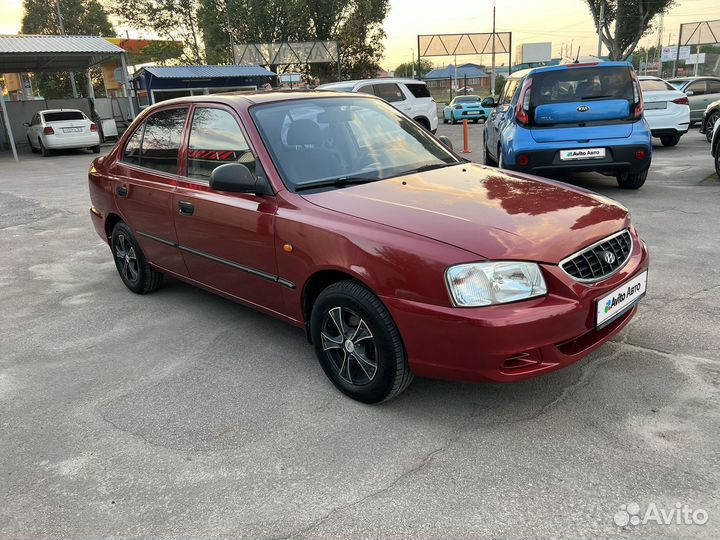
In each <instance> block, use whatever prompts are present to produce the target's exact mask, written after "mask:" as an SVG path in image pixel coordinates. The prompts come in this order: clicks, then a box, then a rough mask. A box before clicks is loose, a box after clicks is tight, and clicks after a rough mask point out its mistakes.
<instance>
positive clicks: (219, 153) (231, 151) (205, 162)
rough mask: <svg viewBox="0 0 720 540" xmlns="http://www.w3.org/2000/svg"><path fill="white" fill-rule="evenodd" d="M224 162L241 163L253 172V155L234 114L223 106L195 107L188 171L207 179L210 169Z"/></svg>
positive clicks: (191, 127)
mask: <svg viewBox="0 0 720 540" xmlns="http://www.w3.org/2000/svg"><path fill="white" fill-rule="evenodd" d="M224 163H241V164H243V165H245V166H246V167H247V168H248V169H250V171H251V172H252V173H254V172H255V156H253V154H252V152H251V151H250V146H249V145H248V143H247V141H246V140H245V136H244V135H243V132H242V130H241V129H240V126H239V125H238V123H237V121H236V120H235V117H234V116H233V115H232V114H230V113H229V112H228V111H224V110H222V109H211V108H200V109H196V110H195V113H194V114H193V120H192V125H191V126H190V142H189V143H188V157H187V175H188V176H189V177H190V178H195V179H197V180H203V181H206V182H207V181H209V180H210V173H212V172H213V170H215V168H216V167H219V166H220V165H223V164H224Z"/></svg>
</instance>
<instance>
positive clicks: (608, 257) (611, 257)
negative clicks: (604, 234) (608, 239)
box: [600, 251, 615, 264]
mask: <svg viewBox="0 0 720 540" xmlns="http://www.w3.org/2000/svg"><path fill="white" fill-rule="evenodd" d="M600 256H601V257H602V258H603V260H604V261H605V262H606V263H608V264H612V263H614V262H615V254H614V253H612V252H610V251H603V252H602V253H601V254H600Z"/></svg>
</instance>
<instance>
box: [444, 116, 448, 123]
mask: <svg viewBox="0 0 720 540" xmlns="http://www.w3.org/2000/svg"><path fill="white" fill-rule="evenodd" d="M447 123H448V119H447V118H445V115H444V114H443V124H447Z"/></svg>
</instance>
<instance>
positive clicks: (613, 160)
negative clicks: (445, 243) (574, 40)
mask: <svg viewBox="0 0 720 540" xmlns="http://www.w3.org/2000/svg"><path fill="white" fill-rule="evenodd" d="M483 106H489V107H493V112H492V113H491V114H490V118H489V119H488V120H487V121H486V122H485V128H484V130H485V131H484V135H485V163H486V164H488V165H495V166H499V167H500V168H504V169H510V170H514V171H522V172H529V173H534V174H538V175H541V176H551V175H553V174H562V173H563V172H572V171H596V172H599V173H602V174H605V175H607V176H615V177H616V178H617V182H618V184H619V185H620V187H621V188H625V189H637V188H639V187H640V186H642V185H643V184H644V183H645V179H646V178H647V173H648V169H649V168H650V160H651V157H652V138H651V135H650V128H649V127H648V125H647V122H646V121H645V118H644V117H643V102H642V94H641V92H640V84H639V83H638V80H637V76H636V75H635V72H634V70H633V68H632V65H631V64H629V63H627V62H599V63H594V64H585V63H584V64H564V65H559V66H548V67H541V68H533V69H528V70H524V71H518V72H516V73H513V74H512V75H511V76H510V77H509V78H508V79H507V81H506V82H505V86H504V87H503V90H502V92H501V94H500V96H499V98H498V100H497V101H495V100H494V99H493V98H486V99H485V100H483Z"/></svg>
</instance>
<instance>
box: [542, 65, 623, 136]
mask: <svg viewBox="0 0 720 540" xmlns="http://www.w3.org/2000/svg"><path fill="white" fill-rule="evenodd" d="M633 102H634V95H633V79H632V75H631V72H630V68H629V67H626V66H608V67H603V66H584V67H567V68H564V69H557V70H552V71H541V72H539V73H535V74H534V75H533V81H532V90H531V94H530V118H531V133H532V136H533V139H534V140H535V141H536V142H540V143H547V142H564V141H574V140H579V139H610V138H612V139H618V138H625V137H629V136H630V134H631V133H632V129H633V127H632V124H633V122H632V120H631V112H632V111H631V107H632V105H633ZM588 128H592V129H588Z"/></svg>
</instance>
